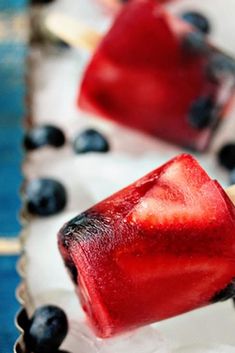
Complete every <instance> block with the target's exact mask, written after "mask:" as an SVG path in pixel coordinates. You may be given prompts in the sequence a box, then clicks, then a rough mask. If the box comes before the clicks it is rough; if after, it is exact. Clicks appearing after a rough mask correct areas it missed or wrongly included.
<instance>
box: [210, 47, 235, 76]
mask: <svg viewBox="0 0 235 353" xmlns="http://www.w3.org/2000/svg"><path fill="white" fill-rule="evenodd" d="M207 74H208V78H209V79H211V80H212V81H214V82H220V81H221V80H222V79H223V78H224V77H228V76H231V75H233V76H234V74H235V61H234V60H233V59H232V58H230V57H228V56H226V55H224V54H222V53H213V54H212V55H211V56H210V57H209V61H208V68H207Z"/></svg>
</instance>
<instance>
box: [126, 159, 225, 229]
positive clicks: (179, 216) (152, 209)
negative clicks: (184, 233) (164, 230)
mask: <svg viewBox="0 0 235 353" xmlns="http://www.w3.org/2000/svg"><path fill="white" fill-rule="evenodd" d="M195 170H197V173H195ZM220 199H221V195H220V193H219V191H218V189H217V187H216V185H215V184H214V182H213V181H210V178H209V177H208V175H207V174H206V173H205V172H204V171H203V170H202V169H201V168H200V166H199V165H198V163H197V162H196V161H195V160H194V159H192V158H191V157H190V156H185V157H184V158H181V159H180V160H179V159H176V160H174V161H173V163H172V164H171V165H169V166H168V168H167V169H166V170H165V171H163V173H162V174H161V175H160V177H159V178H158V180H157V182H156V183H155V185H154V186H153V187H152V188H151V189H150V190H149V191H148V192H147V193H146V194H145V195H144V196H143V197H142V198H141V199H140V201H139V203H138V204H137V205H136V207H135V208H134V209H133V210H132V211H131V212H130V214H129V215H128V221H129V222H130V223H137V224H139V225H142V226H144V227H148V228H155V229H156V230H157V229H158V227H162V226H163V227H169V226H175V225H177V226H179V225H184V226H186V227H192V224H195V225H196V226H197V227H198V225H199V224H203V225H204V227H206V226H207V225H210V224H211V222H213V220H216V219H219V215H220V210H222V209H223V208H222V207H221V208H219V207H218V202H219V200H220ZM215 205H216V206H215Z"/></svg>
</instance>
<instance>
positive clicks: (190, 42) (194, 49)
mask: <svg viewBox="0 0 235 353" xmlns="http://www.w3.org/2000/svg"><path fill="white" fill-rule="evenodd" d="M182 45H183V49H184V51H186V52H187V53H188V54H191V55H196V54H197V55H202V54H207V53H208V49H209V47H208V44H207V42H206V40H205V37H204V35H203V34H202V33H201V32H198V31H193V32H188V33H187V34H186V35H184V36H183V39H182Z"/></svg>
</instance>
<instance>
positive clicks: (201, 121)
mask: <svg viewBox="0 0 235 353" xmlns="http://www.w3.org/2000/svg"><path fill="white" fill-rule="evenodd" d="M214 121H215V107H214V102H213V99H212V98H210V97H200V98H198V99H197V100H196V101H195V102H193V103H192V105H191V107H190V111H189V115H188V122H189V124H190V125H191V127H192V128H194V129H197V130H202V129H205V128H207V127H208V126H210V125H211V124H212V123H213V122H214Z"/></svg>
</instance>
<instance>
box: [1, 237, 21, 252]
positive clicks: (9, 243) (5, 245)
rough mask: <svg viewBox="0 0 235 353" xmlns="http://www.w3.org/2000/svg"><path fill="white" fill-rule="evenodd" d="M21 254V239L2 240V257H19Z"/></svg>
mask: <svg viewBox="0 0 235 353" xmlns="http://www.w3.org/2000/svg"><path fill="white" fill-rule="evenodd" d="M20 252H21V243H20V240H19V238H0V255H18V254H19V253H20Z"/></svg>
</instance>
